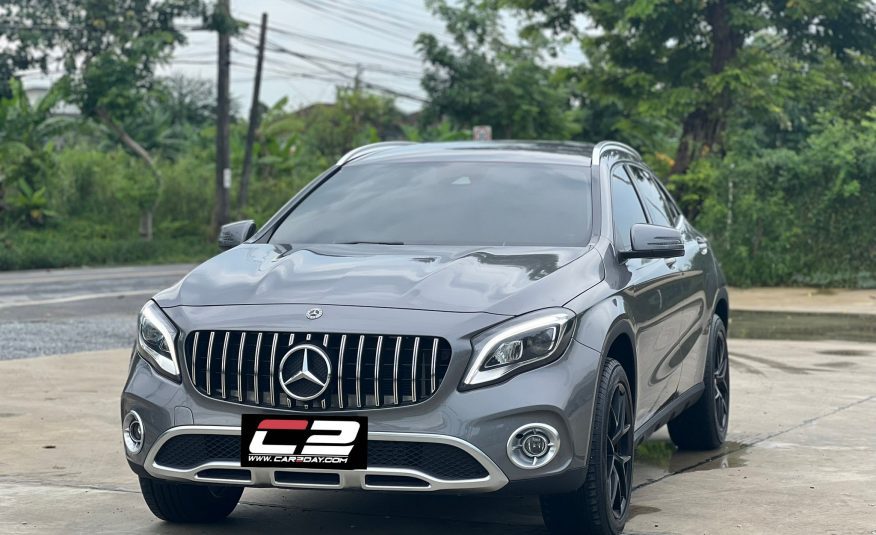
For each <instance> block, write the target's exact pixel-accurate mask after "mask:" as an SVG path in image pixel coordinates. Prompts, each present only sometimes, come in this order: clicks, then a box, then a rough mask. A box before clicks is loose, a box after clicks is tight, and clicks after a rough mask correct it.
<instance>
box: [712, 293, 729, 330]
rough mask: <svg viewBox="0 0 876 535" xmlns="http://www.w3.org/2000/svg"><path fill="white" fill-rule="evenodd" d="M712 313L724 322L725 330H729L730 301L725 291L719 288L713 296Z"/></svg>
mask: <svg viewBox="0 0 876 535" xmlns="http://www.w3.org/2000/svg"><path fill="white" fill-rule="evenodd" d="M714 313H715V314H717V315H718V316H719V317H720V318H721V320H722V321H723V322H724V327H725V328H728V329H729V328H730V299H729V298H728V297H727V289H726V288H719V289H718V293H717V295H716V296H715V307H714Z"/></svg>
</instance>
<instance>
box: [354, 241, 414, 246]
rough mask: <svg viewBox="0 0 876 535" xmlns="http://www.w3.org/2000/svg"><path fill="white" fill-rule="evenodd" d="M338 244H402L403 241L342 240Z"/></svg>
mask: <svg viewBox="0 0 876 535" xmlns="http://www.w3.org/2000/svg"><path fill="white" fill-rule="evenodd" d="M339 243H340V245H360V244H364V245H404V244H405V242H403V241H342V242H339Z"/></svg>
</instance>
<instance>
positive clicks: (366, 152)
mask: <svg viewBox="0 0 876 535" xmlns="http://www.w3.org/2000/svg"><path fill="white" fill-rule="evenodd" d="M593 148H594V145H593V144H591V143H579V142H574V141H515V140H507V141H504V140H503V141H452V142H440V143H405V142H388V143H375V144H373V145H366V146H365V147H360V148H359V149H355V150H353V151H351V152H350V153H348V154H347V155H346V156H344V157H343V158H341V160H340V161H339V162H338V165H366V164H372V163H389V162H425V161H459V162H464V161H467V162H506V163H544V164H565V165H580V166H588V167H589V166H590V163H591V160H590V158H591V155H592V154H593Z"/></svg>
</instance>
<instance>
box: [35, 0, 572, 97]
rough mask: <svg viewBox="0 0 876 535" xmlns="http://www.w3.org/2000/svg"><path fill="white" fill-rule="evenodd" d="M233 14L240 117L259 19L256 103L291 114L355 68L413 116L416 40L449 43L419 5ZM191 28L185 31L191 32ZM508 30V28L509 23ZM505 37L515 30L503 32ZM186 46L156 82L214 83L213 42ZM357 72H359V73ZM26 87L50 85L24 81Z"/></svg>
mask: <svg viewBox="0 0 876 535" xmlns="http://www.w3.org/2000/svg"><path fill="white" fill-rule="evenodd" d="M230 2H231V11H232V15H233V16H234V17H235V18H236V19H238V20H242V21H244V22H247V23H251V24H250V26H249V28H248V29H246V30H245V31H244V32H243V33H242V35H240V36H238V37H235V38H233V39H232V52H231V61H232V67H231V94H232V98H233V100H234V101H235V108H236V109H237V110H238V113H246V111H247V110H248V109H249V106H250V101H251V99H252V89H253V87H252V86H253V79H254V76H255V64H256V46H255V45H256V44H257V42H258V27H259V21H260V18H261V14H262V13H263V12H266V13H267V14H268V28H269V29H268V33H267V42H268V45H267V50H266V54H265V64H264V75H263V78H262V87H261V96H260V100H261V101H262V102H264V103H265V104H268V105H273V104H274V103H276V102H277V101H278V100H280V99H281V98H283V97H286V98H288V99H289V103H288V105H287V106H288V107H289V108H292V109H295V108H299V107H302V106H306V105H308V104H312V103H315V102H331V101H333V100H334V94H335V87H336V86H337V85H339V84H341V85H349V84H352V80H353V79H354V77H355V75H356V72H357V68H358V69H359V72H360V73H361V79H362V80H363V81H364V82H366V83H367V84H373V85H374V86H379V87H381V88H385V89H389V90H392V91H395V92H397V93H399V94H402V95H408V96H410V97H413V98H406V97H397V99H396V104H397V105H398V106H399V108H401V109H402V110H404V111H408V112H410V111H415V110H417V109H419V108H420V107H421V106H422V100H418V99H423V98H424V97H425V94H424V92H423V90H422V89H421V88H420V81H419V80H420V77H421V74H422V71H423V64H422V60H421V58H420V56H419V55H418V54H417V51H416V48H415V45H414V41H415V40H416V38H417V36H418V35H419V34H420V33H424V32H426V33H432V34H434V35H436V37H438V38H439V40H441V41H446V42H449V40H450V39H449V37H448V36H447V34H446V33H445V32H444V29H443V24H442V22H441V21H440V20H439V19H437V18H436V17H434V16H433V15H432V14H431V13H430V12H429V11H428V10H427V8H426V7H425V5H424V3H423V0H230ZM192 24H194V22H193V23H191V24H189V25H188V26H191V25H192ZM512 25H513V24H512ZM507 32H508V34H509V36H513V34H514V29H513V28H508V29H507ZM186 35H187V38H188V43H187V44H186V45H185V46H181V47H178V48H177V49H176V50H175V51H174V56H173V60H172V61H171V63H170V64H169V65H167V66H164V67H162V68H161V69H160V70H159V74H161V75H170V74H183V75H185V76H189V77H193V78H201V79H206V80H210V81H214V80H215V79H216V69H217V67H216V58H217V36H216V33H214V32H209V31H203V30H192V31H186ZM582 59H583V58H582V57H581V54H580V52H578V51H577V50H574V49H572V50H567V51H565V53H564V54H563V55H562V56H561V58H560V61H561V62H564V63H565V62H571V63H580V62H581V61H582ZM357 66H358V67H357ZM25 83H26V85H48V80H47V79H46V78H44V77H42V76H40V75H29V76H27V77H26V78H25Z"/></svg>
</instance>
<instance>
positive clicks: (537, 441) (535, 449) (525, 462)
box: [508, 424, 560, 469]
mask: <svg viewBox="0 0 876 535" xmlns="http://www.w3.org/2000/svg"><path fill="white" fill-rule="evenodd" d="M559 449H560V434H559V433H557V430H556V429H554V428H553V427H551V426H549V425H547V424H527V425H524V426H523V427H521V428H519V429H518V430H517V431H514V433H512V434H511V437H510V438H508V458H509V459H511V462H512V463H514V464H515V465H516V466H518V467H520V468H526V469H532V468H541V467H542V466H544V465H546V464H547V463H549V462H551V461H552V460H553V458H554V457H556V456H557V451H559Z"/></svg>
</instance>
